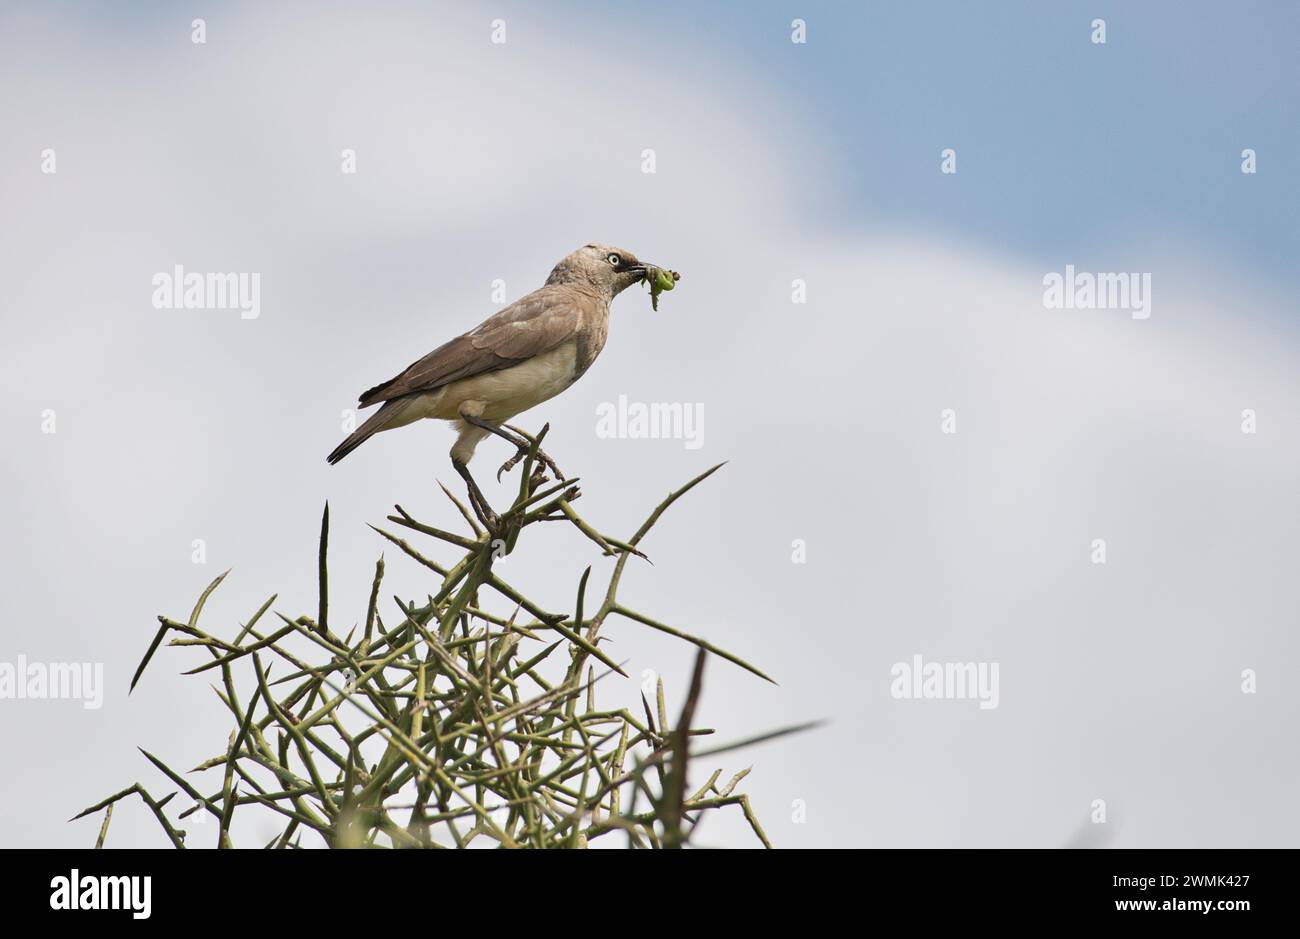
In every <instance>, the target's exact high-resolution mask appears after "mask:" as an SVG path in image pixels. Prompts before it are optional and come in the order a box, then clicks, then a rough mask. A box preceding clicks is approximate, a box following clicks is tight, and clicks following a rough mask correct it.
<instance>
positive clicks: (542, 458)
mask: <svg viewBox="0 0 1300 939" xmlns="http://www.w3.org/2000/svg"><path fill="white" fill-rule="evenodd" d="M530 448H531V444H530V445H529V446H527V447H520V448H519V449H518V450H517V451H515V455H514V456H512V457H511V458H510V459H508V460H506V461H505V462H504V463H502V464H501V468H500V469H499V470H497V482H500V481H501V474H502V473H508V472H510V471H511V470H512V469H514V468H515V467H516V466H518V465H519V464H520V463H522V462H523V460H524V458H525V457H527V456H528V451H529V449H530ZM548 469H549V470H550V471H551V472H552V473H554V474H555V478H556V479H557V480H559V481H560V482H563V481H564V479H565V476H564V474H563V473H561V472H560V468H559V467H558V466H556V465H555V461H554V460H552V459H551V458H550V457H549V456H548V455H547V454H546V451H545V450H538V451H537V469H536V470H534V471H533V486H534V488H536V486H537V484H538V483H539V482H543V483H544V482H546V479H547V476H546V470H548ZM539 473H540V474H541V477H540V479H539V478H538V474H539Z"/></svg>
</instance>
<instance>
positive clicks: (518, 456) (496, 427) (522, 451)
mask: <svg viewBox="0 0 1300 939" xmlns="http://www.w3.org/2000/svg"><path fill="white" fill-rule="evenodd" d="M461 420H463V421H465V422H466V423H468V424H473V425H474V426H475V427H481V428H482V429H483V430H486V431H487V432H488V433H491V434H496V435H497V436H498V437H500V438H501V439H502V440H508V441H509V442H510V443H512V444H514V445H515V447H516V448H517V452H516V453H515V455H514V456H512V457H511V458H510V459H508V460H506V462H504V463H502V464H501V468H500V469H499V470H497V479H500V478H501V474H502V473H507V472H509V471H510V470H512V469H514V468H515V464H516V463H518V462H519V461H520V460H522V459H523V458H524V457H526V456H527V455H528V450H529V448H531V447H532V441H530V440H527V439H525V438H524V437H521V436H516V435H515V434H512V433H511V432H510V431H508V430H506V429H505V428H503V427H502V426H501V425H500V424H494V423H492V422H491V421H485V420H483V418H481V417H474V416H473V415H470V414H461ZM516 430H517V428H516ZM537 459H539V460H540V461H541V462H542V463H544V464H545V465H546V466H547V467H549V468H550V469H551V471H552V472H554V473H555V476H556V478H557V479H559V480H561V481H563V480H564V474H563V473H561V472H560V468H559V467H558V466H556V465H555V461H554V460H552V459H551V458H550V457H549V456H547V455H546V454H545V453H543V452H542V451H541V450H538V451H537Z"/></svg>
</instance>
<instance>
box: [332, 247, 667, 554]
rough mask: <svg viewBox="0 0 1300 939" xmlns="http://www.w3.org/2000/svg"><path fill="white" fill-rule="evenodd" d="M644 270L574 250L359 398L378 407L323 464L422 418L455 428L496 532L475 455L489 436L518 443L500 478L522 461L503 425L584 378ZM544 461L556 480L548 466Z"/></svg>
mask: <svg viewBox="0 0 1300 939" xmlns="http://www.w3.org/2000/svg"><path fill="white" fill-rule="evenodd" d="M647 271H650V272H652V273H657V271H658V268H656V266H655V265H651V264H646V263H644V262H642V261H638V260H637V259H636V256H635V255H633V254H632V252H630V251H624V250H622V249H621V248H611V247H609V246H607V245H597V244H589V245H586V246H584V247H582V248H579V249H578V250H577V251H575V252H573V253H572V254H570V255H569V256H568V257H566V258H565V259H564V260H562V261H561V262H560V263H559V264H557V265H555V268H554V270H552V271H551V274H550V276H549V277H547V278H546V283H545V284H544V285H543V286H542V287H540V288H539V289H537V290H534V291H533V292H532V293H530V294H528V295H527V296H525V297H522V298H521V299H519V300H516V301H515V302H514V303H512V304H510V305H509V306H507V307H505V308H504V309H502V310H501V311H499V312H498V313H496V314H494V315H492V316H490V317H488V318H487V319H486V320H484V321H483V322H482V323H480V324H479V325H478V326H476V327H474V328H473V329H471V330H470V331H469V332H467V333H465V334H464V335H461V336H457V337H456V338H455V339H453V340H451V341H450V342H447V343H444V344H443V345H441V346H439V347H438V348H437V349H434V350H433V351H432V352H430V353H429V354H428V355H426V356H425V357H424V358H422V359H420V360H419V361H416V362H413V363H411V365H409V366H408V367H407V368H406V369H405V370H404V371H403V372H402V373H401V374H400V375H398V376H397V377H395V378H392V379H389V380H388V381H386V382H384V383H383V384H381V385H376V386H375V387H374V388H371V389H370V390H369V391H367V392H365V393H364V394H362V395H361V398H360V403H361V406H362V407H363V408H365V407H370V406H371V405H375V404H382V405H383V406H382V407H381V408H380V409H379V410H378V411H376V412H375V413H374V414H372V415H371V416H370V417H369V418H368V419H367V420H366V421H365V422H364V423H363V424H362V425H361V426H360V427H358V428H357V429H356V430H355V431H353V432H352V434H351V435H350V436H349V437H348V438H347V439H346V440H344V441H343V442H342V443H340V444H339V445H338V446H337V447H335V449H334V452H333V453H331V454H330V455H329V457H328V460H329V462H330V463H337V462H338V461H339V460H341V459H343V458H344V457H345V456H347V455H348V454H349V453H351V452H352V451H353V450H355V449H356V448H357V447H359V446H361V444H363V443H365V442H366V441H367V440H369V439H370V438H371V437H372V436H373V435H375V434H377V433H379V432H380V431H382V430H391V429H392V428H394V427H403V426H405V425H406V424H410V423H412V422H413V421H418V420H420V419H421V418H434V419H437V420H446V421H451V422H452V423H453V424H454V425H455V427H456V430H457V437H456V443H455V444H454V445H453V446H452V448H451V464H452V466H454V467H455V468H456V472H458V473H459V474H460V475H461V476H462V477H464V479H465V484H466V486H467V488H468V490H469V498H470V503H471V505H473V507H474V511H475V513H476V514H477V515H478V516H479V518H480V519H481V520H482V521H484V523H485V524H487V525H488V527H489V528H493V529H495V528H496V526H497V524H498V521H499V520H498V518H497V516H496V514H495V513H494V512H493V511H492V510H491V508H490V507H489V506H488V503H487V500H486V499H485V498H484V496H483V492H482V490H480V489H479V487H478V484H477V483H475V482H474V477H473V476H471V475H470V472H469V466H468V464H469V461H470V458H471V457H472V456H473V455H474V448H475V447H477V446H478V444H479V441H481V440H482V439H483V438H485V437H486V436H487V435H488V434H496V435H497V436H499V437H502V438H503V439H505V440H508V441H510V443H512V444H514V445H515V447H516V448H517V449H518V451H519V453H518V454H517V455H516V457H515V458H512V459H511V460H509V461H507V462H506V463H505V464H504V465H503V466H502V467H501V469H502V470H509V469H510V467H512V466H513V465H514V464H515V463H517V462H518V460H519V458H520V457H521V456H522V455H523V454H526V453H527V451H528V447H529V442H528V441H527V440H525V439H524V438H523V437H520V436H518V435H516V434H514V433H512V432H510V431H509V430H506V429H505V428H503V427H502V426H501V425H502V422H504V421H506V420H509V419H510V418H512V417H514V416H515V415H516V414H519V413H520V412H522V411H526V410H528V409H529V408H531V407H533V406H534V405H537V404H540V403H541V402H543V401H545V400H547V399H548V398H553V397H555V396H556V395H557V394H559V393H560V392H561V391H563V390H564V389H566V388H568V387H569V386H570V385H572V384H573V383H574V382H575V381H577V380H578V379H579V378H580V377H582V374H583V372H585V371H586V370H587V369H588V368H590V367H591V363H592V362H594V361H595V360H596V356H597V355H599V354H600V350H601V349H603V348H604V347H605V339H606V337H607V336H608V334H609V304H610V302H611V301H612V300H613V299H614V298H615V297H616V296H618V295H619V294H620V293H622V292H623V291H624V290H626V289H627V288H628V287H631V286H632V285H633V284H636V283H638V282H640V281H642V280H643V279H645V278H646V275H647ZM673 276H674V278H676V275H673ZM544 462H546V463H547V464H548V465H549V466H550V467H551V469H552V470H554V471H555V473H556V475H557V476H559V475H560V474H559V470H558V469H557V468H556V467H555V464H554V463H553V462H552V461H551V460H550V459H549V457H548V458H545V461H544ZM500 476H501V472H500V471H498V473H497V477H498V478H500ZM560 478H563V477H560Z"/></svg>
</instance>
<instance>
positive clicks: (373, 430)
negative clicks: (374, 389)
mask: <svg viewBox="0 0 1300 939" xmlns="http://www.w3.org/2000/svg"><path fill="white" fill-rule="evenodd" d="M410 403H411V402H410V401H409V400H408V399H405V398H398V399H397V400H395V401H386V402H384V406H383V407H381V408H380V409H379V410H378V411H376V412H375V413H374V414H371V415H370V417H368V418H366V420H365V422H364V423H362V425H361V426H360V427H358V428H357V429H356V430H354V431H352V433H350V434H349V435H348V436H347V437H346V438H345V439H344V441H343V442H342V443H340V444H339V445H338V446H337V447H335V448H334V450H333V452H331V453H330V455H329V456H327V457H326V458H325V459H326V461H327V462H328V463H330V465H333V464H335V463H337V462H338V461H339V460H341V459H343V458H344V457H345V456H347V455H348V454H349V453H351V452H352V451H353V450H355V449H356V448H357V447H359V446H361V445H362V444H363V443H365V442H366V441H367V440H369V439H370V438H371V437H373V436H374V435H375V434H377V433H379V432H380V431H381V430H387V429H388V428H389V427H394V426H400V425H401V424H404V423H407V422H406V421H403V420H402V419H401V418H402V417H403V415H404V413H405V411H406V409H407V407H408V406H409V405H410Z"/></svg>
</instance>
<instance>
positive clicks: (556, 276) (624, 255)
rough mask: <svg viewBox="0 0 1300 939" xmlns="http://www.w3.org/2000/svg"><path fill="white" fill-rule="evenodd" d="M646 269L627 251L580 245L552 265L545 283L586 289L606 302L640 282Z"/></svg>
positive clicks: (602, 246) (593, 245) (601, 246)
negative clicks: (597, 294) (571, 285)
mask: <svg viewBox="0 0 1300 939" xmlns="http://www.w3.org/2000/svg"><path fill="white" fill-rule="evenodd" d="M646 266H647V265H646V264H645V263H644V262H642V261H638V260H637V258H636V255H634V254H633V253H632V252H631V251H625V250H624V249H622V248H614V247H611V246H609V245H597V244H590V245H584V246H583V247H581V248H579V249H578V250H577V251H575V252H573V253H572V254H571V255H569V256H568V257H567V258H565V259H564V260H563V261H561V262H560V263H559V264H557V265H555V269H554V270H552V271H551V276H550V277H548V278H546V282H547V283H548V284H573V285H575V286H586V287H589V288H591V289H594V290H595V291H596V292H597V293H599V294H600V295H602V296H604V297H605V298H606V299H609V300H613V299H614V298H615V297H617V296H618V295H619V294H620V293H622V292H623V291H624V290H626V289H627V288H628V287H631V286H632V285H633V284H636V283H639V282H640V281H641V279H642V277H644V276H645V270H646Z"/></svg>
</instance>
